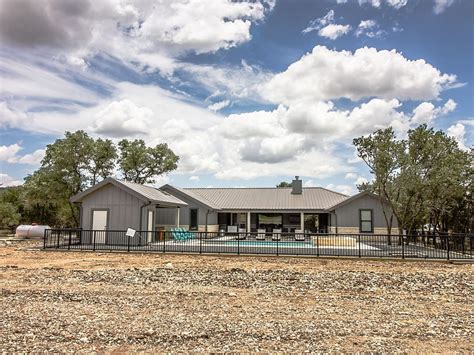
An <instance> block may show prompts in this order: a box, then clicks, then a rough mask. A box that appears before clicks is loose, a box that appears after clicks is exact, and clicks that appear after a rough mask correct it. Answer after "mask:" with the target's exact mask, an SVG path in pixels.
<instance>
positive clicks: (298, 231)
mask: <svg viewBox="0 0 474 355" xmlns="http://www.w3.org/2000/svg"><path fill="white" fill-rule="evenodd" d="M295 240H296V241H298V242H304V240H305V238H304V233H303V230H301V229H296V230H295Z"/></svg>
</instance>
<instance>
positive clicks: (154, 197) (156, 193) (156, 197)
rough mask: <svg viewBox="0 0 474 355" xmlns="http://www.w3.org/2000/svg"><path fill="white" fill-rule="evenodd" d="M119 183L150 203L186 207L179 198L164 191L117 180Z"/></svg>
mask: <svg viewBox="0 0 474 355" xmlns="http://www.w3.org/2000/svg"><path fill="white" fill-rule="evenodd" d="M119 182H120V183H121V184H122V185H125V186H126V187H128V188H129V189H132V190H133V191H135V192H137V193H139V194H140V195H142V196H144V197H145V198H146V199H147V200H149V201H152V202H154V203H162V204H171V205H178V206H186V205H187V204H186V203H185V202H183V201H181V200H180V199H179V198H177V197H175V196H173V195H171V194H169V193H168V192H166V191H162V190H159V189H157V188H155V187H152V186H145V185H141V184H136V183H134V182H129V181H121V180H119Z"/></svg>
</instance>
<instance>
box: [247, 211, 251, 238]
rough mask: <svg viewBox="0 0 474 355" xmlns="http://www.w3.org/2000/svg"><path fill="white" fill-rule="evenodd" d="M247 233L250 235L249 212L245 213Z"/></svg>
mask: <svg viewBox="0 0 474 355" xmlns="http://www.w3.org/2000/svg"><path fill="white" fill-rule="evenodd" d="M247 233H250V212H247Z"/></svg>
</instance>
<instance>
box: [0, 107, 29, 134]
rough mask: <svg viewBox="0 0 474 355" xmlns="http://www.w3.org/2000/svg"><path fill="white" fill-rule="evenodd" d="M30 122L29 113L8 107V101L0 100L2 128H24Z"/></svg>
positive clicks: (0, 122)
mask: <svg viewBox="0 0 474 355" xmlns="http://www.w3.org/2000/svg"><path fill="white" fill-rule="evenodd" d="M27 124H28V115H27V114H26V113H24V112H22V111H18V110H14V109H11V108H10V107H8V105H7V103H6V102H0V128H4V127H12V128H20V129H21V128H24V127H25V126H26V125H27Z"/></svg>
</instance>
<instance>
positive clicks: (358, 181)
mask: <svg viewBox="0 0 474 355" xmlns="http://www.w3.org/2000/svg"><path fill="white" fill-rule="evenodd" d="M368 182H369V180H367V179H366V178H365V177H363V176H358V177H357V179H356V181H355V183H356V185H362V184H366V183H368Z"/></svg>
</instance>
